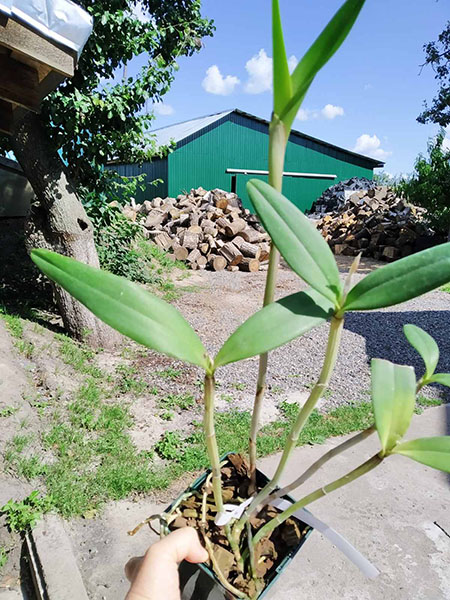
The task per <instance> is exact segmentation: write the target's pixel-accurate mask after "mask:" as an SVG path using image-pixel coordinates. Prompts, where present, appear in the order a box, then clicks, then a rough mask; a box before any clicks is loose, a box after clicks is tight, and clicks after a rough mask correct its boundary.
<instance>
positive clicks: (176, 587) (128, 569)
mask: <svg viewBox="0 0 450 600" xmlns="http://www.w3.org/2000/svg"><path fill="white" fill-rule="evenodd" d="M183 560H187V561H188V562H190V563H201V562H205V561H206V560H208V552H207V551H206V550H205V548H203V546H202V545H201V544H200V540H199V539H198V534H197V532H196V531H195V529H193V528H192V527H183V528H182V529H177V530H176V531H174V532H172V533H171V534H169V535H168V536H167V537H165V538H163V539H162V540H160V541H159V542H157V543H156V544H153V546H150V548H149V549H148V550H147V552H146V554H145V556H141V557H139V558H137V557H135V558H132V559H131V560H129V561H128V562H127V564H126V565H125V575H126V576H127V578H128V579H129V581H131V582H132V583H131V587H130V590H129V592H128V594H127V596H126V598H125V600H161V598H164V600H180V582H179V578H178V564H179V563H180V562H181V561H183Z"/></svg>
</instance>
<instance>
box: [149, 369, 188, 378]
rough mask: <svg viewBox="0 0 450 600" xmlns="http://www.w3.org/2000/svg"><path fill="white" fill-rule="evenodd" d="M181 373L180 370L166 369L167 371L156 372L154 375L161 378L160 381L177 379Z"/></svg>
mask: <svg viewBox="0 0 450 600" xmlns="http://www.w3.org/2000/svg"><path fill="white" fill-rule="evenodd" d="M181 373H182V371H181V370H180V369H174V368H173V367H167V369H163V370H162V371H156V373H155V375H158V377H161V378H162V379H172V380H174V379H177V378H178V377H179V376H180V375H181Z"/></svg>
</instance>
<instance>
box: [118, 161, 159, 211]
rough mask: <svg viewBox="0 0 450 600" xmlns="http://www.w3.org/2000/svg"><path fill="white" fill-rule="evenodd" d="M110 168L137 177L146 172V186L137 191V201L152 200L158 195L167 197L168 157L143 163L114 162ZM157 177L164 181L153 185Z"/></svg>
mask: <svg viewBox="0 0 450 600" xmlns="http://www.w3.org/2000/svg"><path fill="white" fill-rule="evenodd" d="M108 169H110V170H111V171H116V172H117V173H119V175H122V176H124V177H136V176H137V175H142V174H144V175H145V176H146V178H145V181H144V183H145V186H146V188H145V189H144V190H143V191H142V190H140V189H139V190H137V191H136V197H135V200H136V202H138V203H140V204H142V202H144V200H152V199H153V198H156V196H160V197H161V198H166V197H167V196H168V195H169V193H168V162H167V158H158V159H156V160H154V161H152V162H145V163H143V164H142V165H138V164H136V165H129V164H114V165H109V166H108ZM157 179H160V180H162V183H158V184H157V185H151V182H152V181H156V180H157Z"/></svg>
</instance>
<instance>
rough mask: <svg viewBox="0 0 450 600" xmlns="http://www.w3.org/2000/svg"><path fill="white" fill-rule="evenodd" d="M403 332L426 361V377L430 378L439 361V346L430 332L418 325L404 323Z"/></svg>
mask: <svg viewBox="0 0 450 600" xmlns="http://www.w3.org/2000/svg"><path fill="white" fill-rule="evenodd" d="M403 333H404V334H405V336H406V339H407V340H408V342H409V343H410V344H411V346H412V347H413V348H415V349H416V350H417V352H418V353H419V354H420V356H421V357H422V359H423V362H424V363H425V379H429V378H430V377H431V376H432V375H433V373H434V371H435V369H436V366H437V364H438V361H439V348H438V345H437V344H436V342H435V341H434V339H433V338H432V337H431V335H430V334H429V333H427V332H426V331H424V330H423V329H421V328H420V327H417V326H416V325H404V326H403Z"/></svg>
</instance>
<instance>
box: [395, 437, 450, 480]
mask: <svg viewBox="0 0 450 600" xmlns="http://www.w3.org/2000/svg"><path fill="white" fill-rule="evenodd" d="M392 452H393V454H403V456H407V457H408V458H412V459H413V460H416V461H417V462H420V463H423V464H424V465H428V466H429V467H433V469H439V470H441V471H445V472H447V473H450V436H449V435H445V436H438V437H429V438H421V439H418V440H412V441H410V442H404V443H403V444H399V445H398V446H396V447H395V448H394V449H393V451H392Z"/></svg>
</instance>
